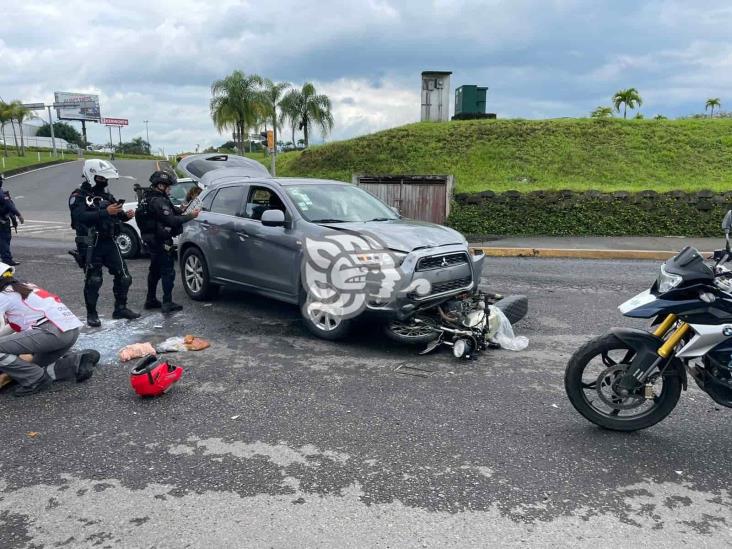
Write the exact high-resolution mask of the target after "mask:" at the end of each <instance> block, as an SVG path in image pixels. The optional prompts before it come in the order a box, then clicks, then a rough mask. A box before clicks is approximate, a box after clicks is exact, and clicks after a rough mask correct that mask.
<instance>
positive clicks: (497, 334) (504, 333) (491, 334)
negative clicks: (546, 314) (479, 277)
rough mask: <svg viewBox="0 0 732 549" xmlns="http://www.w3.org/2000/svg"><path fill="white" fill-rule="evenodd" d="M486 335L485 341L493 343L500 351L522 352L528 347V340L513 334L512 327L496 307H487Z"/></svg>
mask: <svg viewBox="0 0 732 549" xmlns="http://www.w3.org/2000/svg"><path fill="white" fill-rule="evenodd" d="M489 311H490V313H489V317H488V326H489V329H488V335H487V336H486V339H487V340H488V341H489V342H490V343H495V344H496V345H498V346H499V347H501V349H507V350H509V351H523V350H524V349H526V347H528V346H529V339H528V338H527V337H524V336H517V335H515V334H514V333H513V326H511V322H510V321H509V320H508V318H506V315H505V314H503V311H501V310H500V309H499V308H498V307H494V306H493V305H491V306H490V307H489Z"/></svg>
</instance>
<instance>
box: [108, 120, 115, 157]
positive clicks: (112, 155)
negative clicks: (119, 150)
mask: <svg viewBox="0 0 732 549" xmlns="http://www.w3.org/2000/svg"><path fill="white" fill-rule="evenodd" d="M107 127H108V128H109V150H110V157H111V158H110V160H114V143H112V126H107Z"/></svg>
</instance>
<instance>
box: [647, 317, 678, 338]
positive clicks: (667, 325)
mask: <svg viewBox="0 0 732 549" xmlns="http://www.w3.org/2000/svg"><path fill="white" fill-rule="evenodd" d="M677 319H678V317H677V316H676V315H675V314H673V313H672V314H670V315H668V316H667V317H666V318H665V319H664V321H663V322H661V324H659V325H658V328H656V331H655V332H653V335H654V336H656V337H663V336H665V335H666V332H668V331H669V330H670V329H671V326H673V325H674V322H676V320H677Z"/></svg>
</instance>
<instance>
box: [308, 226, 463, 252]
mask: <svg viewBox="0 0 732 549" xmlns="http://www.w3.org/2000/svg"><path fill="white" fill-rule="evenodd" d="M322 225H323V226H325V227H328V228H330V229H336V230H338V231H343V230H345V231H353V232H357V233H361V232H363V233H370V234H372V235H374V236H375V237H376V238H378V239H379V240H381V242H383V243H384V244H385V245H386V246H387V247H388V248H390V249H392V250H396V251H401V252H411V251H412V250H416V249H420V248H436V247H438V246H448V245H450V244H464V243H465V238H463V235H461V234H460V233H459V232H457V231H455V230H453V229H450V228H448V227H443V226H442V225H435V224H434V223H427V222H426V221H416V220H413V219H395V220H393V221H369V222H365V223H332V224H328V223H323V224H322Z"/></svg>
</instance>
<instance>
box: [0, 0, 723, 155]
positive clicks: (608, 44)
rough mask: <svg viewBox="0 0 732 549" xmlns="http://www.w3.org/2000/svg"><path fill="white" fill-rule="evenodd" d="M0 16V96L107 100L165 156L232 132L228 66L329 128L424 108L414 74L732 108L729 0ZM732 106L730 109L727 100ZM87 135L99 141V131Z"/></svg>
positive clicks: (235, 1) (103, 6) (394, 119)
mask: <svg viewBox="0 0 732 549" xmlns="http://www.w3.org/2000/svg"><path fill="white" fill-rule="evenodd" d="M9 2H10V3H9V5H8V4H7V3H5V4H4V6H3V15H4V17H3V18H2V20H0V97H2V98H3V99H4V100H10V99H21V100H23V101H24V102H36V101H51V100H52V98H53V92H54V91H56V90H58V91H78V92H86V93H98V94H99V95H100V96H101V107H102V114H103V116H110V117H123V118H129V119H130V127H129V128H128V129H126V130H123V138H125V139H126V140H127V139H129V138H131V137H134V136H140V135H142V136H144V131H145V130H144V124H143V123H142V121H143V120H145V119H147V120H149V121H150V141H151V142H152V145H153V147H154V148H156V149H157V148H159V147H164V148H165V151H166V152H167V153H172V152H177V151H181V150H192V149H193V148H194V147H195V146H196V144H198V145H200V146H201V147H202V148H203V147H205V146H208V145H218V144H221V143H222V142H223V141H225V140H227V139H228V136H220V135H219V134H218V133H217V132H216V130H215V129H214V128H213V126H212V124H211V121H210V116H209V112H208V101H209V99H210V92H209V88H210V85H211V82H212V81H213V80H215V79H217V78H221V77H223V76H225V75H226V74H227V73H229V72H230V71H232V70H234V69H241V70H243V71H244V72H246V73H252V72H254V73H258V74H261V75H263V76H267V77H269V78H271V79H273V80H278V81H281V80H286V81H289V82H292V83H293V84H295V85H302V83H303V82H305V81H312V82H314V83H315V85H316V87H317V89H318V90H319V91H320V92H322V93H326V94H328V95H329V96H330V97H331V99H332V101H333V109H334V116H335V122H336V126H335V129H334V131H333V133H332V135H330V136H329V137H328V139H329V140H330V139H344V138H347V137H351V136H355V135H360V134H363V133H367V132H373V131H376V130H379V129H383V128H388V127H392V126H397V125H400V124H404V123H408V122H413V121H416V120H418V118H419V107H420V96H419V89H420V73H421V71H423V70H427V69H438V70H450V71H452V72H453V77H452V84H453V87H455V86H459V85H461V84H479V85H484V86H488V87H489V92H488V93H489V95H488V110H489V111H490V112H496V113H498V115H499V117H501V118H507V117H523V118H545V117H563V116H586V115H587V113H588V112H589V111H590V110H592V109H593V108H595V107H597V106H598V105H607V104H609V98H610V96H611V95H612V94H613V93H614V92H615V91H616V90H618V89H619V88H623V87H629V86H634V87H636V88H638V89H639V91H640V92H641V95H642V96H643V99H644V105H643V108H642V111H643V113H644V114H646V115H647V116H654V115H656V114H659V113H661V114H664V115H666V116H669V117H675V116H682V115H686V114H691V113H697V112H702V111H703V108H704V102H705V100H706V98H708V97H721V98H722V102H723V108H724V107H726V106H730V109H731V110H732V93H731V92H732V4H731V3H730V2H729V1H724V0H722V1H706V0H695V1H691V0H689V1H681V0H634V1H627V0H613V1H605V0H505V1H504V0H482V1H470V0H415V1H411V0H404V1H396V0H357V1H349V0H337V1H331V0H317V1H313V2H303V1H302V0H299V1H290V0H269V1H261V0H260V1H256V2H255V1H251V2H250V1H244V0H217V1H216V2H211V3H209V2H205V1H197V2H193V1H191V0H144V1H143V0H126V1H125V2H122V1H108V0H107V1H105V0H94V1H91V0H64V1H43V0H9ZM727 102H729V105H728V104H727ZM89 126H90V130H89V137H90V140H92V141H94V142H99V143H101V142H104V140H105V136H106V131H105V129H104V128H103V127H99V126H98V125H96V124H90V125H89Z"/></svg>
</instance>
